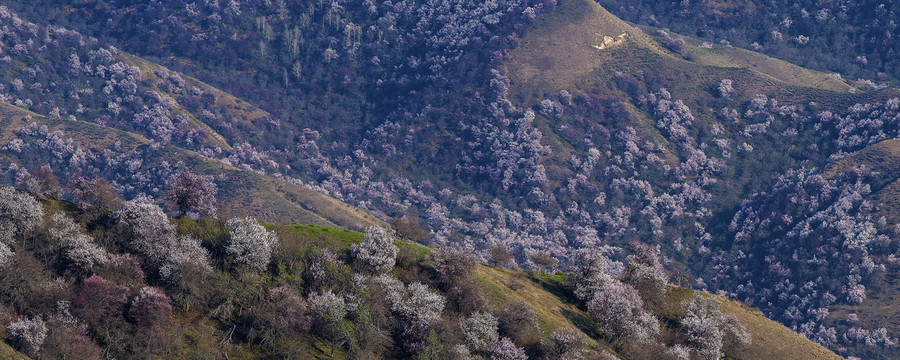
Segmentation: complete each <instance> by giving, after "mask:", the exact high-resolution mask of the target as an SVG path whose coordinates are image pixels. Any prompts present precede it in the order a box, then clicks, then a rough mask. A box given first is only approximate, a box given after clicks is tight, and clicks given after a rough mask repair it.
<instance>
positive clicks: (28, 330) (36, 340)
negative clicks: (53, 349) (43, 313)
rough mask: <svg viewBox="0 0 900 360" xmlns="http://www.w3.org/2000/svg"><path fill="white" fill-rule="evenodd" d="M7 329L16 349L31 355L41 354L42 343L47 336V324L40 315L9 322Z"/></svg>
mask: <svg viewBox="0 0 900 360" xmlns="http://www.w3.org/2000/svg"><path fill="white" fill-rule="evenodd" d="M7 331H8V332H9V338H10V340H11V341H12V343H13V345H14V346H15V347H16V349H19V351H21V352H23V353H25V354H26V355H28V356H30V357H37V356H38V354H40V351H41V345H42V344H43V343H44V339H46V338H47V324H45V323H44V319H42V318H41V317H40V316H38V317H34V318H30V319H21V320H19V321H16V322H14V323H12V324H9V326H8V327H7Z"/></svg>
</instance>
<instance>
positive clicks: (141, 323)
mask: <svg viewBox="0 0 900 360" xmlns="http://www.w3.org/2000/svg"><path fill="white" fill-rule="evenodd" d="M128 315H129V316H130V317H131V319H132V320H134V323H135V324H136V325H137V326H138V327H140V328H162V327H165V326H166V325H167V324H168V322H169V321H170V320H171V318H172V301H171V300H170V299H169V297H168V296H166V294H165V293H164V292H163V291H162V289H160V288H156V287H152V286H145V287H143V288H141V291H140V292H139V293H138V295H137V296H135V298H134V300H133V301H132V302H131V307H130V308H129V309H128Z"/></svg>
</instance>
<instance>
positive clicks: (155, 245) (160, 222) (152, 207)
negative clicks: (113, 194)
mask: <svg viewBox="0 0 900 360" xmlns="http://www.w3.org/2000/svg"><path fill="white" fill-rule="evenodd" d="M113 218H114V219H115V220H116V221H117V223H118V224H119V225H120V227H121V230H122V233H123V234H122V237H123V239H122V240H123V241H124V245H125V246H126V247H127V248H128V249H129V250H131V251H134V252H135V253H137V254H138V255H141V256H144V257H145V258H147V260H148V261H149V262H150V263H152V264H157V265H158V264H160V263H161V262H162V261H163V260H164V259H165V257H166V256H167V255H168V253H169V250H170V249H171V248H172V247H173V245H174V243H175V235H176V232H175V225H173V224H172V223H171V222H169V218H168V217H167V216H166V214H165V213H164V212H163V211H162V209H161V208H160V207H159V206H158V205H156V204H154V203H152V202H151V200H150V198H147V197H139V198H136V199H134V200H129V201H126V202H124V203H122V206H121V207H119V210H118V211H116V212H115V213H113Z"/></svg>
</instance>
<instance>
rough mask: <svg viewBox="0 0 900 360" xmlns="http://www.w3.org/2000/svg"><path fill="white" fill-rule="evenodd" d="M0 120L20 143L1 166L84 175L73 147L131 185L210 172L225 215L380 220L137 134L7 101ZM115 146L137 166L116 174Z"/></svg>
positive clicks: (329, 221) (10, 174)
mask: <svg viewBox="0 0 900 360" xmlns="http://www.w3.org/2000/svg"><path fill="white" fill-rule="evenodd" d="M0 124H2V132H0V143H3V144H10V143H14V142H13V140H15V139H18V140H19V141H21V143H20V144H21V145H19V148H18V149H16V150H13V149H11V148H10V147H9V146H7V147H5V148H4V150H5V151H4V152H3V153H2V154H0V156H2V158H3V159H4V161H5V162H7V164H12V163H16V164H19V166H23V167H25V168H32V169H33V168H36V167H39V166H41V165H42V164H61V165H60V166H58V167H56V168H57V169H58V170H57V171H58V172H59V174H60V175H61V176H63V175H68V176H77V175H82V176H84V175H87V174H90V172H89V171H84V172H81V173H79V172H78V170H76V169H71V168H74V167H75V166H71V168H70V166H68V165H69V164H70V163H73V162H74V161H73V160H72V157H73V156H76V155H75V154H76V153H78V154H80V155H78V156H82V157H84V158H85V159H88V160H87V161H88V162H89V164H82V165H80V166H82V167H85V168H87V167H88V166H90V165H92V164H101V165H99V166H98V168H95V171H96V172H97V174H98V175H100V176H109V179H110V180H111V181H116V182H119V183H121V184H123V185H125V184H132V183H134V182H135V179H134V178H135V177H139V176H140V175H139V174H140V173H142V172H149V173H151V174H153V175H155V176H159V177H161V178H162V180H159V181H161V182H162V183H164V182H165V179H166V175H164V174H160V173H159V172H158V171H160V169H166V168H168V169H171V168H172V166H177V167H188V168H190V169H194V170H195V171H199V172H201V173H204V174H207V175H210V176H213V177H215V179H216V183H217V186H218V187H219V192H218V197H219V201H220V204H219V205H220V206H221V213H222V215H223V216H225V217H235V216H246V215H254V216H258V217H260V218H264V219H267V220H268V221H272V222H277V223H294V222H296V223H301V224H318V225H331V226H334V225H335V224H339V225H342V226H347V227H351V228H355V229H363V228H365V227H366V226H369V225H381V224H384V223H383V222H381V221H379V220H377V219H375V218H374V217H372V216H371V215H369V214H367V213H366V212H364V211H362V210H359V209H356V208H353V207H351V206H348V205H346V204H344V203H341V202H339V201H337V200H334V199H332V198H329V197H328V196H325V195H322V194H321V193H318V192H316V191H313V190H310V189H308V188H305V187H303V186H301V185H297V184H292V183H289V182H286V181H280V180H276V179H272V178H269V177H267V176H265V175H261V174H256V173H253V172H251V171H246V170H241V169H238V168H235V167H233V166H230V165H227V164H223V163H221V162H219V161H216V160H215V159H210V158H207V157H205V156H203V155H200V154H197V153H195V152H193V151H189V150H185V149H181V148H177V147H173V146H152V145H151V144H150V142H149V141H148V140H147V139H146V138H144V137H143V136H140V135H135V134H131V133H127V132H124V131H120V130H115V129H111V128H108V127H105V126H101V125H97V124H92V123H88V122H83V121H73V120H63V119H51V118H47V117H45V116H41V115H38V114H35V113H33V112H29V111H26V110H23V109H21V108H18V107H15V106H12V105H9V104H0ZM44 127H46V128H45V129H44ZM22 129H30V130H28V131H23V130H22ZM48 139H50V141H48ZM113 148H115V149H117V151H119V152H120V154H129V155H130V157H131V158H132V159H138V160H139V161H138V162H136V163H135V162H132V163H131V164H135V165H119V166H128V167H129V168H128V171H126V172H123V173H122V172H118V171H117V170H116V167H117V166H116V165H113V164H111V162H113V161H118V162H122V163H124V162H125V161H127V160H125V161H123V159H120V158H119V159H113V158H109V157H108V156H109V155H107V154H105V153H104V151H107V150H108V149H113ZM44 154H53V156H47V155H44ZM76 157H77V156H76ZM177 164H181V165H177ZM103 165H106V167H104V166H103ZM60 169H65V170H63V171H59V170H60ZM66 170H67V171H66ZM169 171H171V170H169ZM5 175H6V176H7V179H10V178H12V180H8V181H14V180H15V177H16V173H15V170H11V171H10V170H7V173H6V174H5ZM151 176H152V175H151ZM144 181H146V180H144ZM157 184H158V183H157ZM153 186H159V185H156V184H153Z"/></svg>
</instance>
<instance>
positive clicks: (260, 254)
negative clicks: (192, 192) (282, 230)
mask: <svg viewBox="0 0 900 360" xmlns="http://www.w3.org/2000/svg"><path fill="white" fill-rule="evenodd" d="M225 225H226V226H227V227H228V231H229V232H230V234H231V237H230V238H229V240H228V247H227V249H226V251H227V252H228V255H231V256H233V257H234V262H235V263H237V264H239V265H243V266H246V267H247V268H249V269H251V270H253V271H264V270H265V269H266V267H267V266H269V262H270V261H271V260H272V253H273V252H274V251H275V248H276V247H277V246H278V236H276V235H275V232H274V231H266V228H265V227H263V226H262V225H260V224H259V222H257V221H256V219H254V218H252V217H246V218H234V219H231V220H228V222H227V223H226V224H225Z"/></svg>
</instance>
